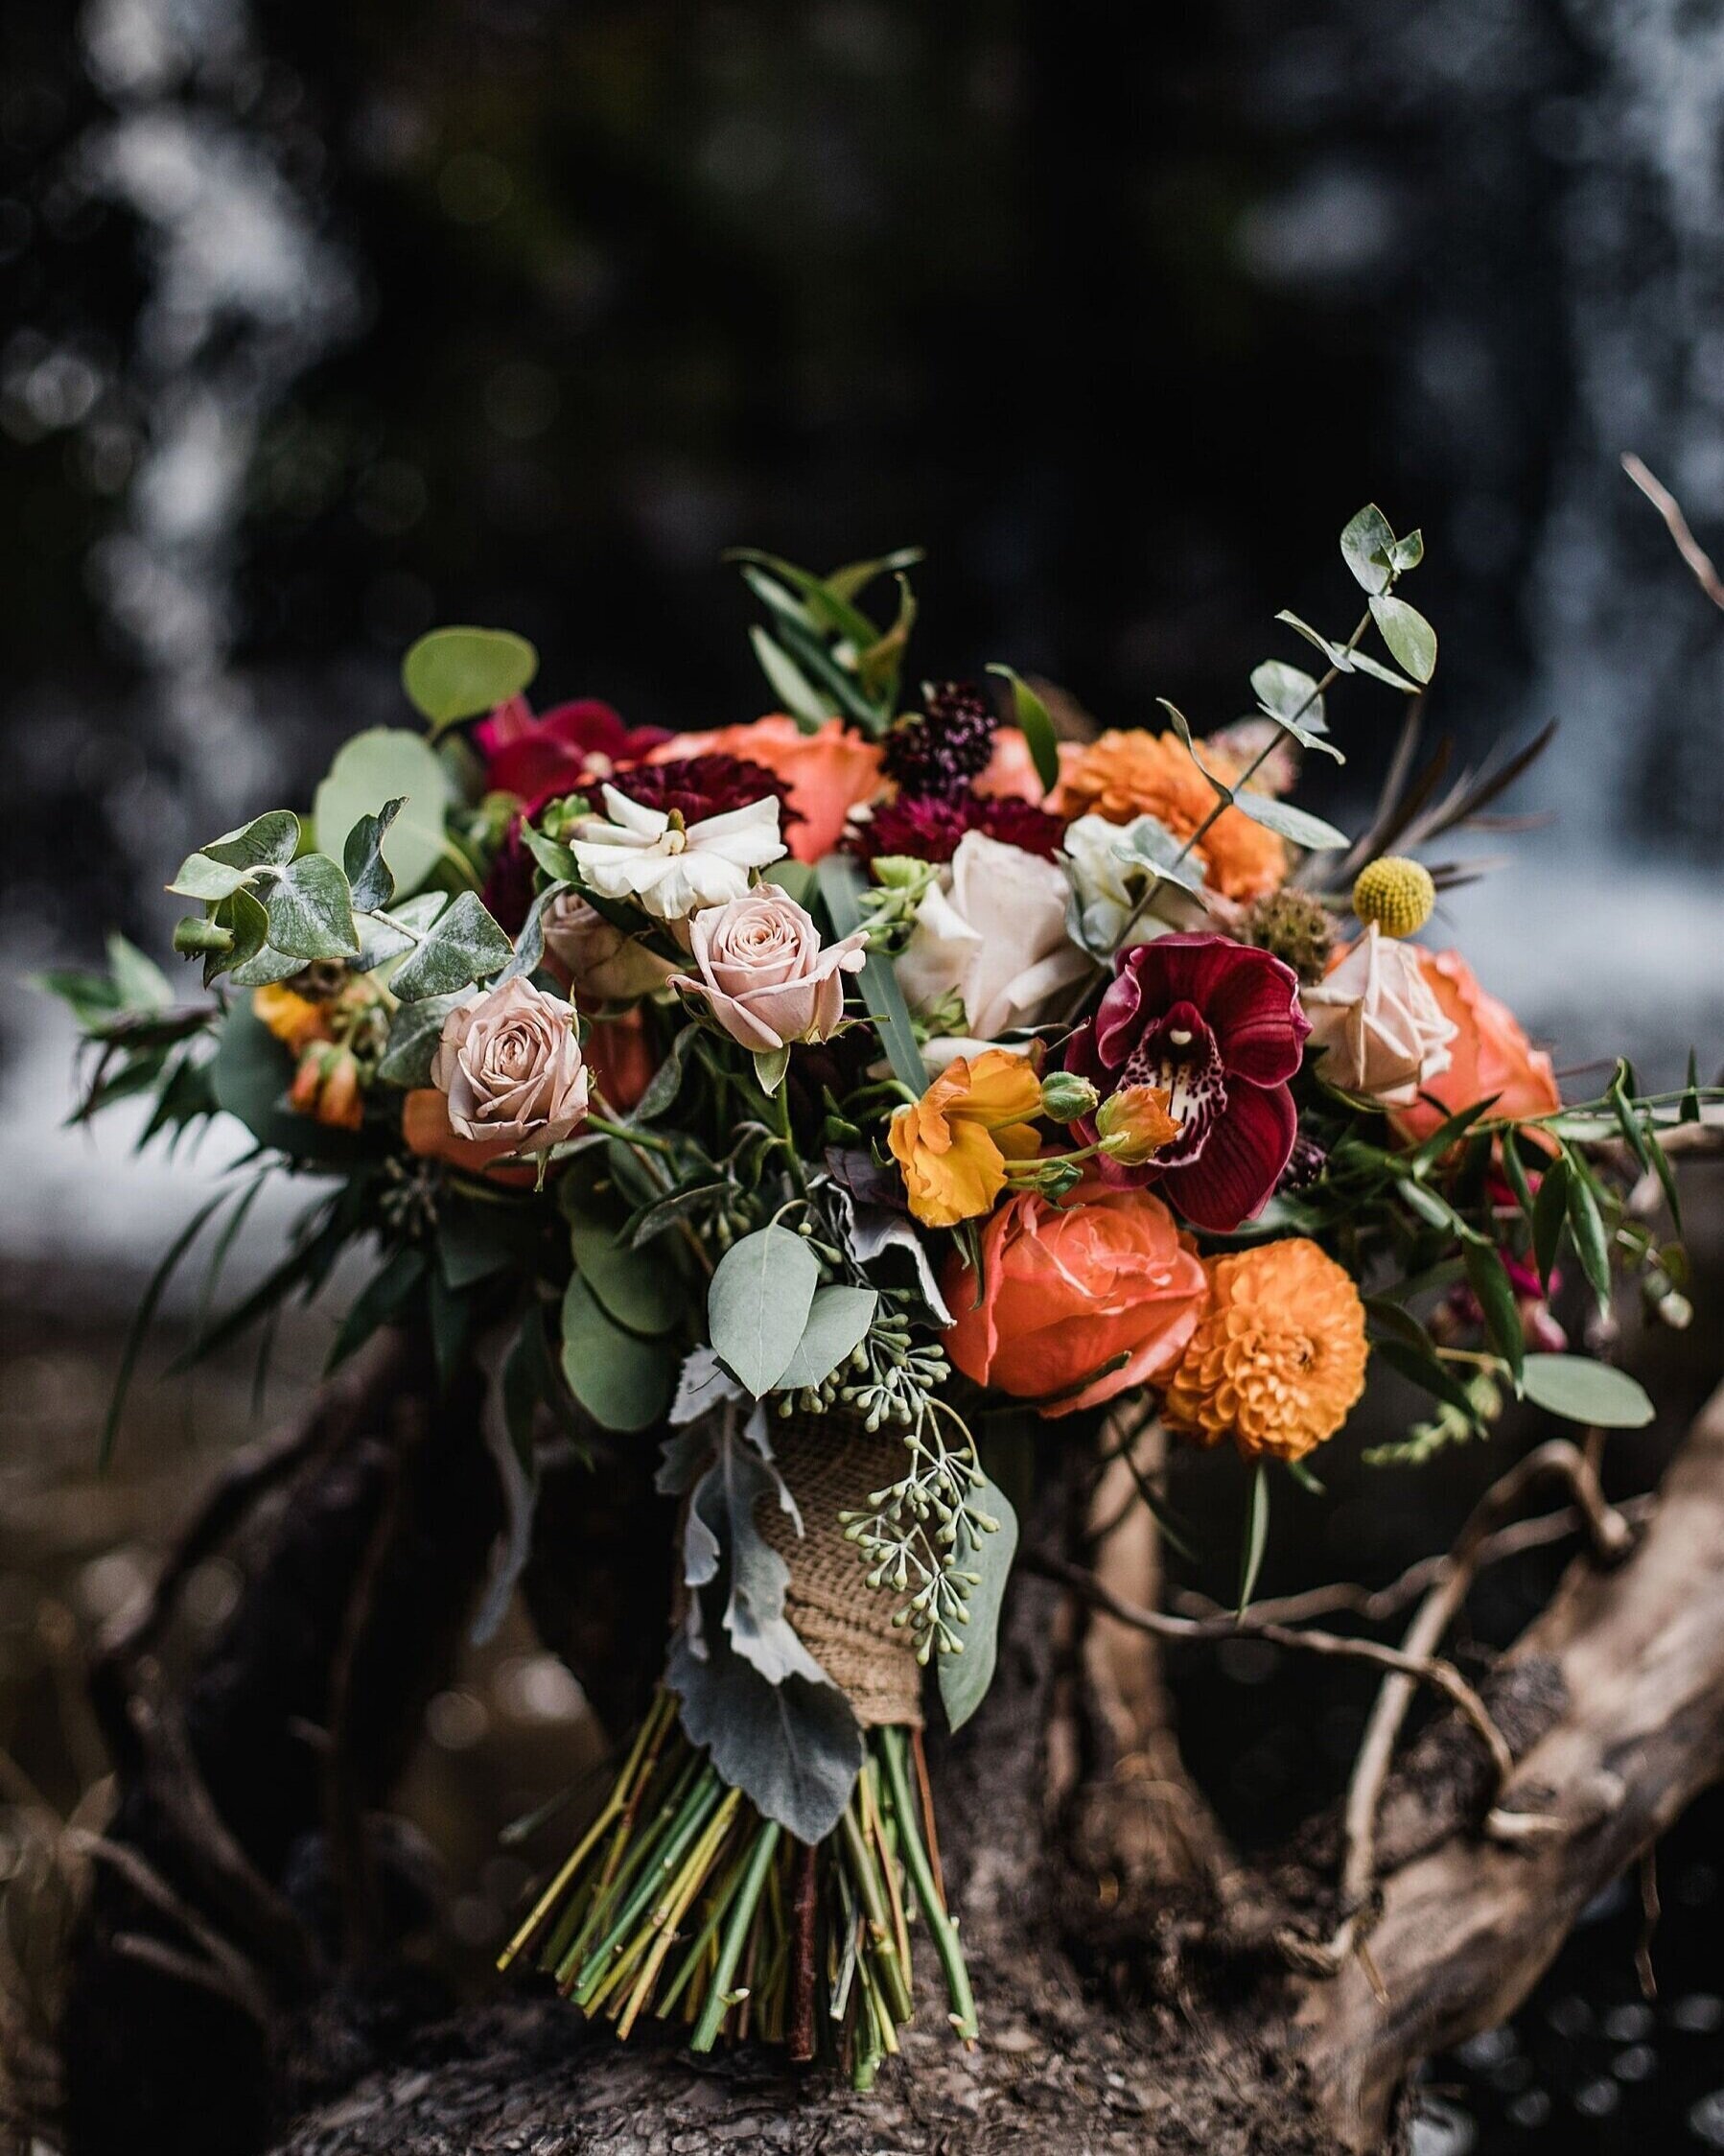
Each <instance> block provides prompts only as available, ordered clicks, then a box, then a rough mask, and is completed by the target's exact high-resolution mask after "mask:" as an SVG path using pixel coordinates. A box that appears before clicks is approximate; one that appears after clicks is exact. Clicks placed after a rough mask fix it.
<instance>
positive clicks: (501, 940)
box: [389, 891, 515, 1003]
mask: <svg viewBox="0 0 1724 2156" xmlns="http://www.w3.org/2000/svg"><path fill="white" fill-rule="evenodd" d="M514 955H515V947H514V945H513V944H512V943H510V941H509V939H508V937H507V936H506V935H504V934H503V932H502V930H501V928H500V927H499V926H498V925H497V923H496V922H495V921H494V920H492V918H491V916H490V914H489V913H487V912H486V910H485V906H484V902H483V901H482V900H481V899H480V898H479V896H478V893H477V892H475V891H463V892H462V893H461V895H460V896H459V898H457V899H456V900H455V901H454V903H453V904H452V905H451V906H450V908H449V910H448V911H447V912H446V913H444V914H443V915H441V916H440V917H439V919H438V920H437V921H436V922H435V923H434V924H433V925H432V926H431V928H430V930H429V931H428V932H427V934H426V936H425V940H424V941H423V942H422V943H421V944H420V946H419V948H418V949H417V950H415V951H414V952H413V954H412V956H411V957H410V958H404V959H403V960H402V962H401V964H400V965H399V966H398V967H397V968H396V970H395V973H394V974H393V976H392V977H391V979H390V982H389V990H390V993H391V994H392V995H393V996H395V997H396V998H397V1000H398V1001H400V1002H403V1003H417V1002H420V1001H422V1000H423V998H424V997H426V996H453V995H454V994H455V993H456V992H457V991H458V990H460V989H464V988H471V987H472V985H473V984H474V982H475V981H481V980H483V979H484V978H485V976H486V975H487V974H488V973H501V970H502V969H503V967H505V966H506V965H507V964H508V962H509V960H510V959H511V958H512V957H513V956H514Z"/></svg>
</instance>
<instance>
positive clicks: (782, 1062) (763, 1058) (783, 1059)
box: [755, 1047, 790, 1100]
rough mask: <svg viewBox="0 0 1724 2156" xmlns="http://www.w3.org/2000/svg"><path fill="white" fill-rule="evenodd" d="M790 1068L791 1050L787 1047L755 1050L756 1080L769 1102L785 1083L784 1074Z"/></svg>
mask: <svg viewBox="0 0 1724 2156" xmlns="http://www.w3.org/2000/svg"><path fill="white" fill-rule="evenodd" d="M789 1068H790V1050H789V1049H788V1048H787V1047H786V1048H772V1049H764V1050H763V1049H759V1048H757V1049H756V1050H755V1079H756V1082H757V1084H758V1086H759V1088H760V1090H761V1091H762V1092H763V1093H764V1094H765V1095H766V1097H767V1099H768V1100H770V1099H771V1098H772V1096H773V1094H774V1093H776V1092H777V1091H778V1090H779V1088H780V1086H781V1085H782V1084H783V1083H784V1073H785V1071H787V1070H788V1069H789Z"/></svg>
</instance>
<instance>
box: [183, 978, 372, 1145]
mask: <svg viewBox="0 0 1724 2156" xmlns="http://www.w3.org/2000/svg"><path fill="white" fill-rule="evenodd" d="M292 1078H293V1058H292V1054H291V1051H290V1050H289V1049H288V1048H286V1047H284V1046H283V1044H282V1043H281V1042H279V1041H278V1040H277V1039H276V1038H275V1036H274V1034H272V1033H271V1032H270V1031H269V1028H268V1026H267V1025H266V1024H265V1023H264V1022H263V1020H262V1019H259V1018H256V1017H254V1016H253V1015H252V1011H251V1007H250V1005H249V1004H247V1003H236V1004H234V1005H233V1007H232V1008H231V1009H230V1010H229V1011H228V1013H227V1016H226V1018H225V1019H223V1020H222V1022H221V1035H220V1038H219V1039H218V1041H217V1043H216V1052H215V1054H214V1055H213V1056H212V1057H211V1058H210V1062H209V1085H210V1093H211V1096H212V1097H213V1099H214V1101H215V1104H216V1106H217V1107H218V1108H219V1109H221V1111H222V1112H223V1113H226V1114H229V1115H232V1116H235V1117H236V1118H237V1119H238V1120H239V1121H240V1122H242V1123H243V1124H244V1125H245V1128H246V1129H247V1130H248V1131H249V1132H250V1133H251V1135H252V1137H254V1138H256V1139H257V1141H258V1143H259V1144H260V1145H264V1146H268V1147H269V1148H270V1149H271V1150H272V1151H274V1152H277V1153H285V1154H287V1155H289V1156H290V1158H291V1159H294V1160H328V1161H332V1162H342V1163H346V1162H350V1161H352V1160H354V1159H355V1158H356V1157H357V1155H358V1153H359V1151H360V1149H361V1143H362V1140H361V1137H360V1135H359V1133H358V1132H356V1131H341V1130H332V1129H331V1128H330V1127H329V1126H328V1125H327V1124H324V1123H319V1122H317V1121H316V1120H315V1118H314V1117H312V1116H310V1115H298V1114H295V1113H294V1112H293V1111H292V1110H291V1108H289V1107H288V1106H287V1105H286V1100H287V1090H288V1088H289V1086H290V1085H291V1083H292Z"/></svg>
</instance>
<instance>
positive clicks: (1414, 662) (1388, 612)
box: [1371, 597, 1436, 684]
mask: <svg viewBox="0 0 1724 2156" xmlns="http://www.w3.org/2000/svg"><path fill="white" fill-rule="evenodd" d="M1371 620H1372V621H1375V622H1376V624H1377V627H1378V630H1379V631H1380V633H1381V635H1382V637H1383V641H1384V643H1385V644H1387V645H1388V647H1389V650H1390V651H1391V652H1393V654H1394V656H1395V657H1396V658H1397V659H1398V660H1399V661H1400V662H1401V664H1402V666H1404V667H1405V668H1407V670H1408V672H1409V674H1411V676H1412V678H1413V679H1414V681H1416V682H1419V683H1420V684H1423V683H1425V682H1427V681H1429V680H1430V679H1431V677H1432V675H1433V673H1434V672H1435V671H1436V631H1435V630H1434V629H1433V627H1432V626H1431V624H1430V622H1429V621H1426V619H1425V617H1424V616H1423V615H1422V614H1421V613H1420V612H1419V610H1418V608H1417V607H1416V606H1409V605H1408V603H1407V601H1406V600H1405V599H1404V598H1386V597H1384V598H1373V599H1372V601H1371Z"/></svg>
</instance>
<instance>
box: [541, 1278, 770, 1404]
mask: <svg viewBox="0 0 1724 2156" xmlns="http://www.w3.org/2000/svg"><path fill="white" fill-rule="evenodd" d="M738 1247H739V1246H738ZM676 1370H677V1364H676V1357H675V1356H674V1355H667V1354H666V1353H665V1352H664V1347H663V1345H662V1344H661V1343H660V1342H658V1341H656V1340H642V1339H641V1337H640V1336H639V1335H638V1334H636V1333H632V1332H629V1331H627V1330H625V1328H624V1327H623V1326H621V1325H619V1324H617V1322H616V1320H615V1319H614V1318H611V1317H609V1316H608V1315H607V1314H606V1312H605V1310H604V1308H603V1306H602V1305H601V1304H600V1302H599V1301H598V1299H597V1298H596V1297H595V1296H594V1293H593V1290H592V1288H591V1287H590V1286H589V1285H588V1283H587V1282H586V1281H585V1280H584V1279H583V1278H582V1277H581V1276H580V1275H579V1274H578V1273H576V1274H574V1275H573V1276H572V1277H571V1279H570V1282H569V1286H568V1290H567V1292H566V1293H565V1294H564V1297H563V1375H564V1376H565V1377H566V1378H567V1379H568V1380H569V1390H570V1391H571V1393H572V1394H574V1396H575V1398H576V1399H577V1400H578V1401H579V1402H580V1404H581V1405H582V1407H584V1408H585V1409H586V1411H587V1413H588V1414H589V1415H590V1416H592V1418H593V1419H594V1421H595V1422H597V1423H600V1424H602V1425H603V1427H604V1428H605V1429H607V1430H645V1429H648V1428H650V1427H651V1425H652V1424H653V1423H655V1422H657V1421H658V1420H659V1419H660V1418H661V1417H662V1416H663V1415H664V1411H665V1409H666V1408H667V1407H668V1406H669V1405H670V1394H671V1390H672V1388H673V1386H674V1385H675V1382H676Z"/></svg>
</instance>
